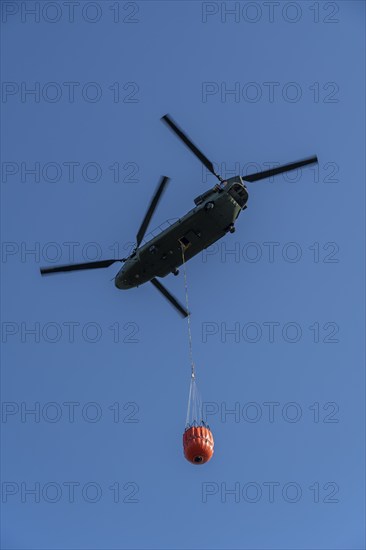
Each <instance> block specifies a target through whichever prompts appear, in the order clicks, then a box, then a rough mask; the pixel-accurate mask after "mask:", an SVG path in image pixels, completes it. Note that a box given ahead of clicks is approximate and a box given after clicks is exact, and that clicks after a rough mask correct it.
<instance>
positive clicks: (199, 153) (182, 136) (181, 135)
mask: <svg viewBox="0 0 366 550" xmlns="http://www.w3.org/2000/svg"><path fill="white" fill-rule="evenodd" d="M161 120H163V121H164V122H165V123H166V124H167V125H168V126H169V127H170V129H171V130H173V132H174V133H175V134H176V135H177V136H178V137H179V138H180V139H181V140H182V141H183V142H184V143H185V144H186V145H187V147H188V148H189V149H190V150H191V151H192V153H193V154H194V155H196V157H198V158H199V160H200V161H201V162H202V164H203V165H204V166H206V168H207V170H209V171H210V172H211V173H212V174H213V175H214V176H216V177H217V178H218V179H219V180H220V181H222V178H221V177H220V176H219V175H218V174H216V172H215V169H214V167H213V164H212V162H211V161H210V160H209V159H208V158H207V157H206V155H204V154H203V153H202V151H200V150H199V149H198V147H196V145H195V144H194V143H193V142H192V140H191V139H189V137H188V136H187V135H186V134H185V133H184V132H183V130H181V129H180V128H179V126H178V125H177V124H176V123H175V122H174V121H173V120H172V119H171V118H170V116H169V115H164V116H163V117H161Z"/></svg>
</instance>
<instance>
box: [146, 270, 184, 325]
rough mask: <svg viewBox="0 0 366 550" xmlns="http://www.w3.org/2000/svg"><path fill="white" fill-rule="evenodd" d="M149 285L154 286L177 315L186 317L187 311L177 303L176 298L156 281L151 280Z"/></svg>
mask: <svg viewBox="0 0 366 550" xmlns="http://www.w3.org/2000/svg"><path fill="white" fill-rule="evenodd" d="M151 283H152V284H153V285H154V287H155V288H157V289H158V290H159V292H161V293H162V294H163V296H165V298H166V299H167V300H169V302H170V303H171V304H172V305H173V306H174V307H175V308H176V309H177V310H178V311H179V313H180V314H181V315H182V316H183V317H187V316H188V311H187V310H186V309H185V308H184V307H183V306H182V304H180V303H179V302H178V300H177V299H176V298H174V296H173V295H172V294H170V292H169V291H168V290H167V289H166V288H165V286H163V285H162V284H161V283H160V282H159V281H158V280H157V279H155V278H154V279H151Z"/></svg>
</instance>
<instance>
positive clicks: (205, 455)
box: [182, 244, 214, 464]
mask: <svg viewBox="0 0 366 550" xmlns="http://www.w3.org/2000/svg"><path fill="white" fill-rule="evenodd" d="M182 258H183V270H184V286H185V294H186V307H187V312H188V316H187V325H188V346H189V359H190V363H191V381H190V386H189V396H188V406H187V417H186V427H185V430H184V434H183V452H184V456H185V458H186V459H187V460H188V461H189V462H191V463H192V464H204V463H205V462H208V461H209V460H210V459H211V458H212V455H213V452H214V438H213V435H212V432H211V430H210V427H209V426H208V425H207V424H206V423H205V422H204V420H203V415H202V401H201V397H200V394H199V391H198V387H197V381H196V367H195V364H194V362H193V354H192V332H191V314H190V312H189V304H188V286H187V273H186V264H185V258H184V245H183V244H182Z"/></svg>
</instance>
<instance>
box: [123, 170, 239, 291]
mask: <svg viewBox="0 0 366 550" xmlns="http://www.w3.org/2000/svg"><path fill="white" fill-rule="evenodd" d="M247 200H248V192H247V190H246V187H245V185H244V184H243V182H242V179H241V177H240V176H236V177H234V178H230V179H229V180H227V181H225V182H223V184H221V185H216V186H215V187H214V188H212V189H209V190H208V191H206V192H205V193H203V195H200V196H199V197H197V198H196V199H195V204H196V207H195V208H193V209H192V210H190V211H189V212H188V213H187V214H185V216H183V217H182V218H180V219H179V220H177V221H176V222H175V223H173V224H172V225H170V227H168V228H167V229H165V230H164V231H162V232H161V233H159V235H157V236H156V237H153V238H152V239H151V240H149V241H148V242H147V243H145V244H143V245H142V246H140V247H139V248H138V249H137V250H135V251H134V252H133V253H132V254H131V255H130V256H129V257H128V258H127V260H126V261H125V263H124V265H123V267H122V268H121V269H120V271H119V272H118V273H117V275H116V278H115V285H116V287H117V288H119V289H129V288H133V287H137V286H140V285H142V284H143V283H146V282H148V281H150V280H151V279H153V278H154V277H165V276H166V275H168V274H169V273H176V272H177V268H178V267H179V266H181V265H182V263H183V254H184V261H187V260H190V259H191V258H193V257H194V256H196V255H197V254H199V253H200V252H201V251H202V250H204V249H205V248H207V247H208V246H210V245H212V244H213V243H214V242H216V241H217V240H219V239H221V237H223V236H224V235H226V233H228V232H229V231H231V232H233V231H234V223H235V220H236V219H237V217H238V216H239V214H240V212H241V210H244V209H245V208H246V202H247Z"/></svg>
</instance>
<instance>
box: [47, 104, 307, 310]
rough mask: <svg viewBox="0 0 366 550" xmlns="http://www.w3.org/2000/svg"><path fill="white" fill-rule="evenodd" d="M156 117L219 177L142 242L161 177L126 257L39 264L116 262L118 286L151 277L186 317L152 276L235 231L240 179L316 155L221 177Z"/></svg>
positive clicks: (162, 186) (241, 198)
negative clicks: (175, 217)
mask: <svg viewBox="0 0 366 550" xmlns="http://www.w3.org/2000/svg"><path fill="white" fill-rule="evenodd" d="M161 120H162V121H163V122H165V124H167V126H168V127H169V128H170V129H171V130H172V131H173V132H174V133H175V134H176V135H177V136H178V137H179V138H180V139H181V140H182V141H183V143H184V144H185V145H186V146H187V147H188V148H189V149H190V150H191V151H192V153H193V154H194V155H195V156H196V157H197V158H198V159H199V160H200V161H201V162H202V164H203V165H204V166H205V167H206V168H207V169H208V170H209V171H210V172H211V173H212V174H213V175H214V176H216V178H217V179H218V180H219V183H217V184H216V185H215V186H214V187H213V188H211V189H208V190H207V191H206V192H205V193H203V194H201V195H199V196H198V197H196V198H195V199H194V204H195V207H194V208H193V209H192V210H190V211H189V212H187V214H185V215H184V216H183V217H182V218H179V219H178V220H177V221H175V222H172V223H169V226H168V227H167V228H166V229H164V230H162V231H161V232H160V233H159V234H158V235H156V236H154V237H152V238H151V239H150V240H148V241H147V242H143V240H144V236H145V234H146V231H147V228H148V226H149V223H150V221H151V218H152V216H153V214H154V212H155V210H156V208H157V206H158V204H159V202H160V200H161V197H162V195H163V193H164V191H165V190H166V187H167V184H168V182H169V178H168V177H167V176H162V177H161V179H160V181H159V183H158V186H157V188H156V191H155V193H154V195H153V198H152V200H151V202H150V205H149V207H148V209H147V211H146V214H145V217H144V219H143V221H142V223H141V225H140V228H139V230H138V232H137V235H136V245H135V247H134V249H133V251H132V253H131V254H130V255H129V256H128V257H127V258H120V259H111V260H100V261H94V262H87V263H81V264H72V265H61V266H54V267H46V268H42V269H41V270H40V271H41V275H50V274H53V273H61V272H67V271H79V270H84V269H99V268H107V267H109V266H111V265H112V264H114V263H115V262H122V263H123V266H122V268H121V269H120V270H119V271H118V273H117V275H116V276H115V279H114V281H115V286H116V287H117V288H118V289H121V290H122V289H130V288H134V287H138V286H140V285H142V284H144V283H147V282H150V283H152V285H153V286H154V287H155V288H156V289H157V290H158V291H159V292H161V294H162V295H163V296H164V297H165V298H167V300H169V302H170V303H171V304H172V305H173V306H174V307H175V308H176V310H177V311H178V312H179V313H180V314H181V315H182V316H183V317H187V316H188V315H189V312H188V311H187V309H186V308H184V307H183V305H182V304H181V303H180V302H179V301H178V300H177V299H176V298H175V297H174V296H173V295H172V294H171V293H170V292H169V291H168V290H167V289H166V288H165V287H164V286H163V285H162V283H161V282H160V281H159V280H158V279H157V277H159V278H163V277H166V276H167V275H168V274H170V273H172V274H173V275H178V274H179V269H178V268H179V267H180V266H181V265H182V264H183V262H186V261H188V260H190V259H191V258H193V257H194V256H196V255H197V254H199V253H200V252H202V250H204V249H205V248H207V247H209V246H210V245H212V244H213V243H214V242H216V241H218V240H219V239H221V238H222V237H224V235H226V234H227V233H228V232H230V233H234V231H235V222H236V220H237V218H238V216H239V214H240V213H241V211H242V210H245V209H246V208H247V201H248V191H247V187H246V185H245V184H244V182H250V183H252V182H255V181H258V180H262V179H265V178H269V177H271V176H275V175H277V174H282V173H284V172H288V171H290V170H296V169H297V168H300V167H302V166H306V165H310V164H315V163H317V162H318V159H317V157H316V156H312V157H310V158H307V159H304V160H300V161H297V162H292V163H289V164H284V165H282V166H278V167H276V168H272V169H269V170H265V171H262V172H257V173H255V174H250V175H246V176H240V175H239V176H235V177H232V178H229V179H227V180H224V179H223V178H222V177H221V176H220V175H219V174H217V173H216V172H215V169H214V166H213V164H212V162H211V161H210V160H209V159H208V158H207V157H206V156H205V155H204V154H203V153H202V151H201V150H200V149H199V148H198V147H197V146H196V145H195V144H194V143H193V141H192V140H191V139H190V138H189V137H188V136H187V134H186V133H185V132H183V130H182V129H181V128H180V127H179V126H178V125H177V124H176V122H174V120H173V119H172V118H171V117H170V116H169V115H168V114H166V115H164V116H163V117H162V118H161Z"/></svg>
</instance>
